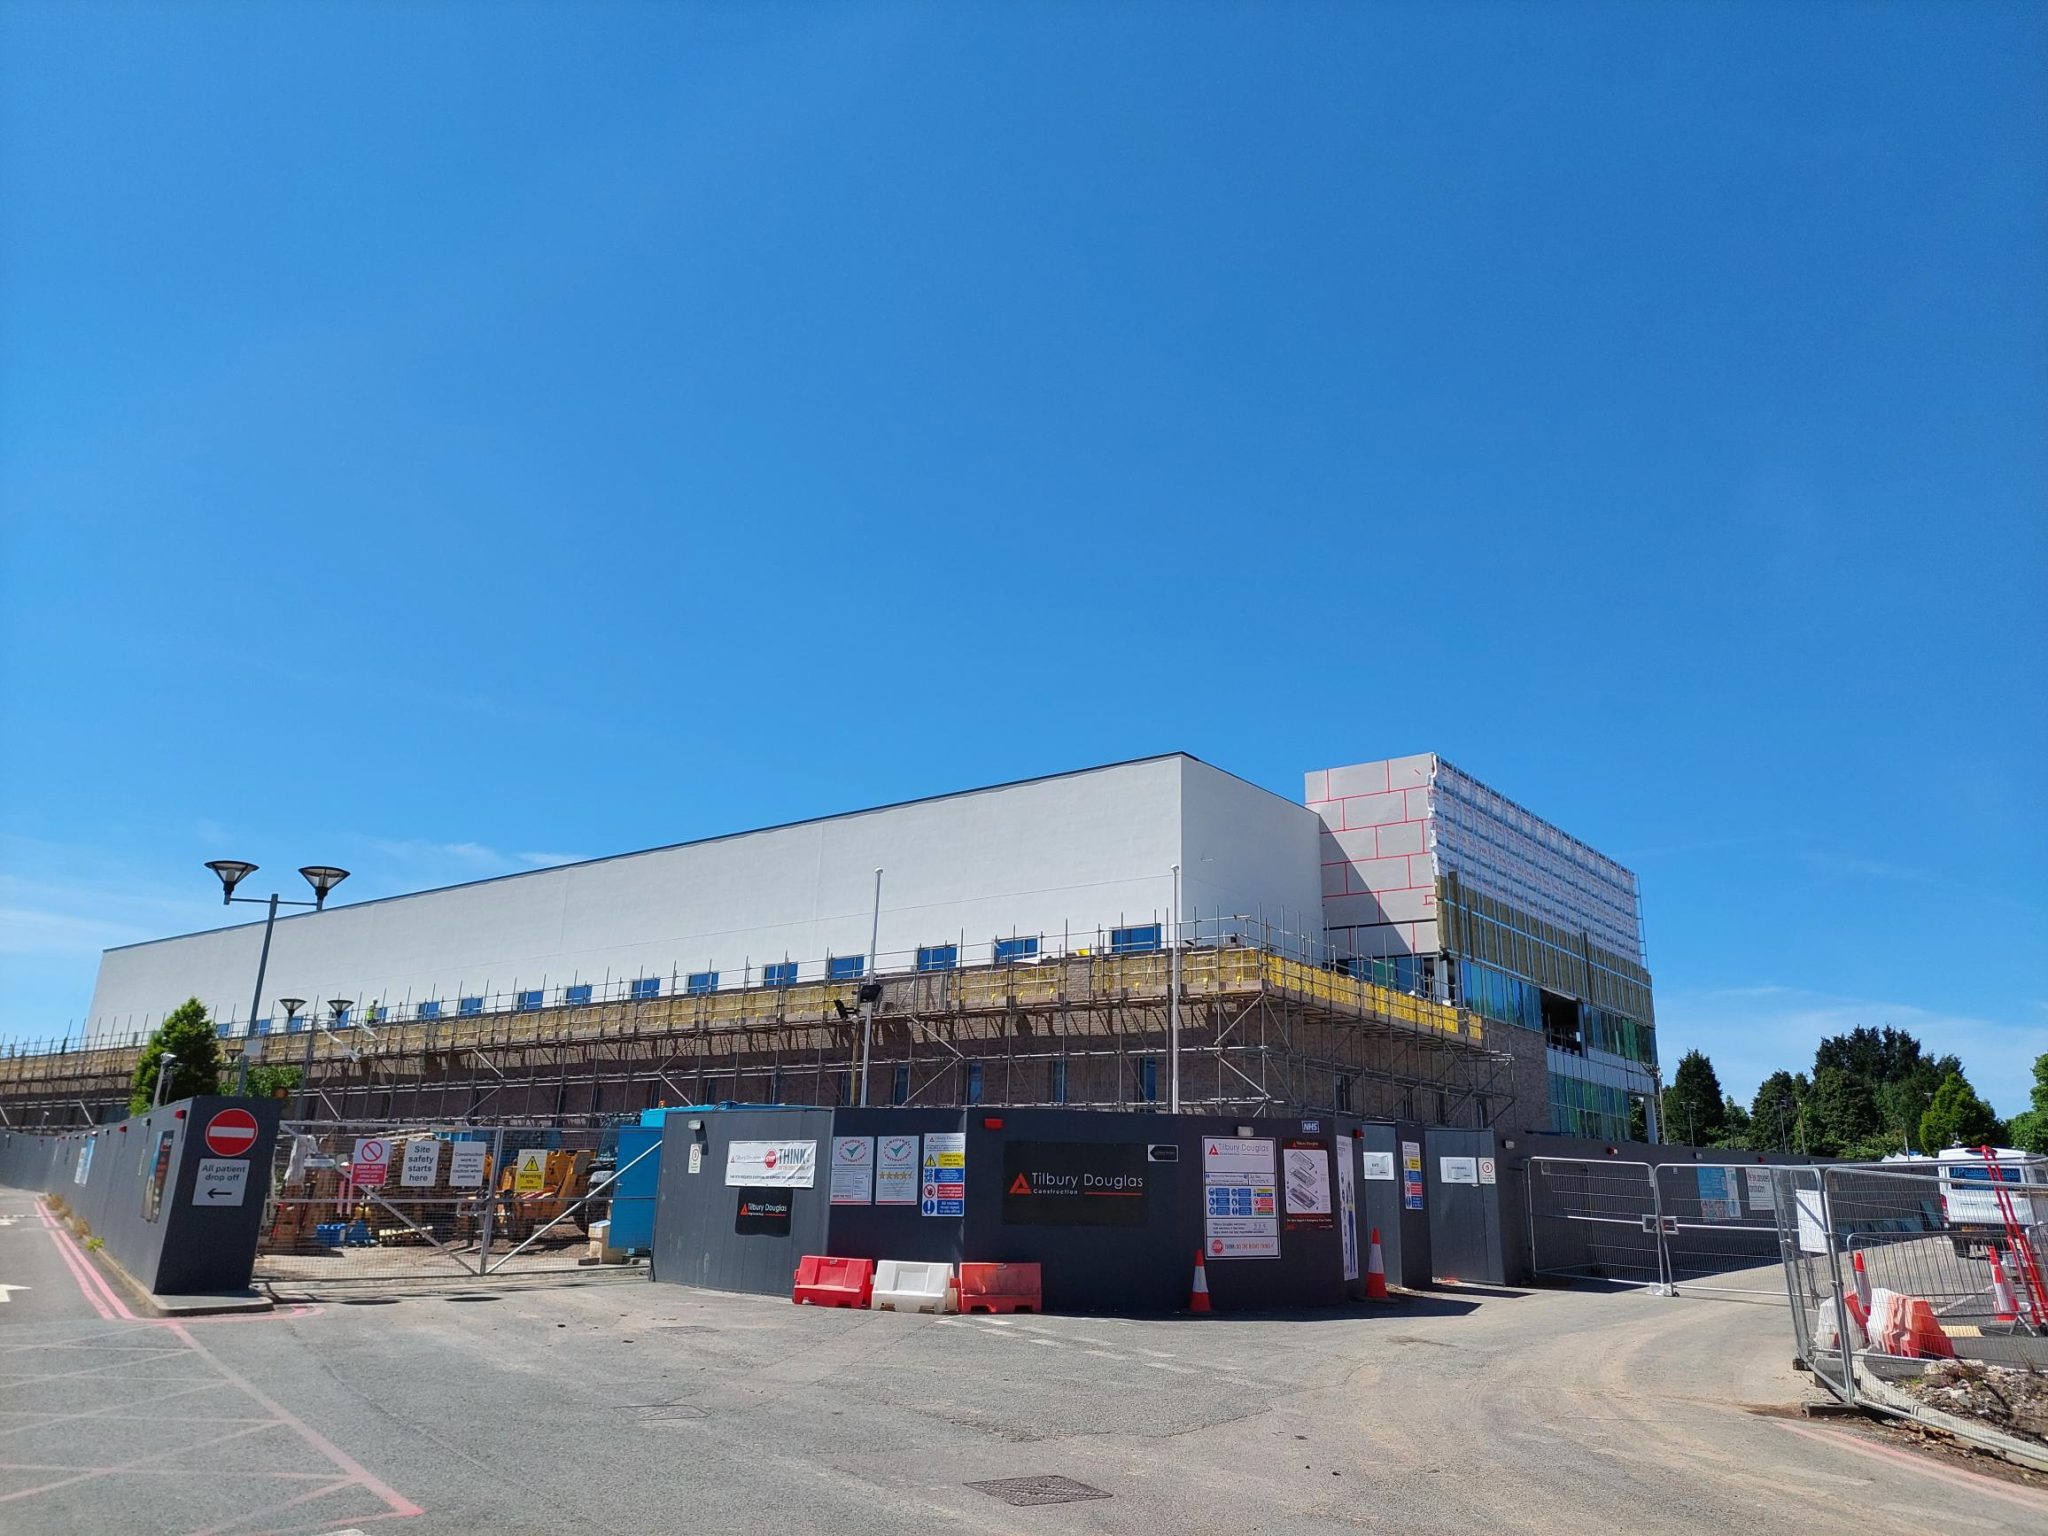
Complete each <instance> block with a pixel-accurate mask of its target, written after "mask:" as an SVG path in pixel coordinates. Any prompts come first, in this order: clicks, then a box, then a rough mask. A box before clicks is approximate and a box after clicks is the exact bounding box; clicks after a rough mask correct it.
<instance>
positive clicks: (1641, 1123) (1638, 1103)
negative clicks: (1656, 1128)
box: [1628, 1093, 1650, 1141]
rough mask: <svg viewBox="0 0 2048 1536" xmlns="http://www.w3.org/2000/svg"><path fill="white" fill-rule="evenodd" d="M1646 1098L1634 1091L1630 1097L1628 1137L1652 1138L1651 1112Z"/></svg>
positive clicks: (1631, 1139) (1646, 1139)
mask: <svg viewBox="0 0 2048 1536" xmlns="http://www.w3.org/2000/svg"><path fill="white" fill-rule="evenodd" d="M1644 1103H1645V1100H1644V1098H1643V1096H1642V1095H1641V1094H1639V1093H1632V1094H1630V1095H1629V1099H1628V1139H1629V1140H1630V1141H1648V1140H1649V1139H1650V1114H1649V1111H1648V1110H1647V1109H1645V1108H1644V1107H1643V1106H1644Z"/></svg>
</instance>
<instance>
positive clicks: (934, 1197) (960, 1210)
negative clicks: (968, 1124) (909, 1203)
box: [918, 1131, 967, 1216]
mask: <svg viewBox="0 0 2048 1536" xmlns="http://www.w3.org/2000/svg"><path fill="white" fill-rule="evenodd" d="M923 1167H924V1174H923V1178H922V1180H921V1181H920V1184H921V1187H920V1189H919V1191H918V1209H920V1210H921V1211H923V1212H924V1214H925V1215H927V1216H964V1215H965V1214H966V1213H967V1133H966V1132H965V1131H933V1132H930V1133H928V1134H927V1135H926V1136H925V1139H924V1165H923Z"/></svg>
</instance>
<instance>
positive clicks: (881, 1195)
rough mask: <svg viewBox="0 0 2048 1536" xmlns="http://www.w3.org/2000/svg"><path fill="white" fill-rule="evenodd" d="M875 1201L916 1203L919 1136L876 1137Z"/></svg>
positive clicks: (904, 1203)
mask: <svg viewBox="0 0 2048 1536" xmlns="http://www.w3.org/2000/svg"><path fill="white" fill-rule="evenodd" d="M875 1204H877V1205H915V1204H917V1138H916V1137H915V1136H880V1137H877V1138H876V1139H875Z"/></svg>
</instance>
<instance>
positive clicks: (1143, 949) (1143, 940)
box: [1109, 923, 1159, 955]
mask: <svg viewBox="0 0 2048 1536" xmlns="http://www.w3.org/2000/svg"><path fill="white" fill-rule="evenodd" d="M1158 947H1159V925H1158V924H1157V923H1147V924H1146V925H1145V926H1144V927H1142V928H1112V929H1110V930H1109V952H1110V953H1111V954H1112V955H1141V954H1145V953H1147V952H1149V951H1151V950H1155V949H1157V948H1158Z"/></svg>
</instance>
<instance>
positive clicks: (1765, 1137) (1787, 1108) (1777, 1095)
mask: <svg viewBox="0 0 2048 1536" xmlns="http://www.w3.org/2000/svg"><path fill="white" fill-rule="evenodd" d="M1805 1098H1806V1077H1805V1074H1803V1073H1802V1074H1800V1075H1799V1076H1797V1077H1794V1076H1793V1075H1792V1074H1791V1073H1790V1072H1773V1073H1772V1074H1771V1075H1770V1076H1769V1077H1767V1078H1765V1079H1764V1080H1763V1081H1762V1082H1761V1083H1759V1084H1758V1085H1757V1090H1756V1097H1755V1098H1753V1099H1751V1100H1750V1101H1749V1132H1750V1140H1751V1144H1752V1145H1753V1146H1755V1147H1756V1148H1757V1149H1758V1150H1760V1151H1761V1150H1764V1149H1766V1148H1775V1149H1776V1150H1777V1151H1780V1152H1790V1151H1791V1150H1792V1146H1793V1143H1794V1141H1795V1140H1796V1139H1797V1137H1798V1134H1799V1107H1800V1105H1801V1104H1802V1103H1803V1102H1804V1101H1805Z"/></svg>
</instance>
